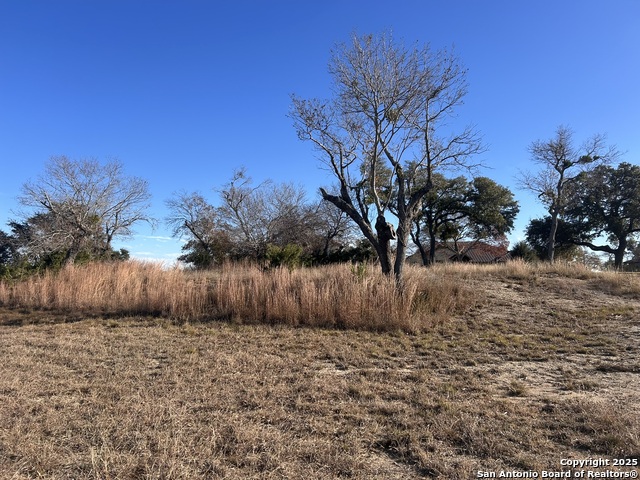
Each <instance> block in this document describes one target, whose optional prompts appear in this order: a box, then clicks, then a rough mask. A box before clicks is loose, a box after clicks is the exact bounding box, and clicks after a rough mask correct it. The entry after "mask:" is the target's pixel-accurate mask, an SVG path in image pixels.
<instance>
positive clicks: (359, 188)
mask: <svg viewBox="0 0 640 480" xmlns="http://www.w3.org/2000/svg"><path fill="white" fill-rule="evenodd" d="M329 72H330V74H331V75H332V77H333V83H334V92H335V95H334V97H333V98H332V99H330V100H326V101H321V100H317V99H310V100H305V99H301V98H298V97H295V96H294V97H293V99H292V109H291V114H290V116H291V118H292V119H293V120H294V126H295V128H296V131H297V133H298V136H299V138H300V139H302V140H305V141H310V142H311V143H312V144H313V145H314V146H315V147H316V148H317V150H318V151H319V152H320V157H321V160H322V161H323V162H324V163H325V164H326V165H327V166H328V168H329V170H330V172H331V173H332V174H333V175H334V176H335V178H336V179H337V181H338V185H339V192H338V193H329V192H327V191H326V190H324V189H321V190H320V192H321V194H322V197H323V198H324V199H325V200H327V201H329V202H331V203H332V204H333V205H335V206H336V207H338V208H339V209H340V210H342V211H343V212H345V213H346V214H347V215H348V216H349V217H350V218H351V219H352V220H353V221H354V222H355V223H356V224H357V225H358V227H359V228H360V230H361V231H362V233H363V235H364V236H365V237H366V238H367V240H368V241H369V242H370V243H371V245H372V246H373V247H374V249H375V250H376V252H377V254H378V258H379V260H380V266H381V269H382V272H383V273H384V274H388V275H390V274H391V273H392V272H393V274H395V277H396V279H397V280H398V283H399V284H401V283H402V274H403V268H404V264H405V258H406V253H407V248H408V246H409V234H410V231H411V224H412V221H413V218H414V217H415V215H416V214H417V212H418V211H419V209H420V205H421V201H422V198H423V197H424V196H425V195H426V194H427V193H428V192H429V190H430V189H431V182H430V181H427V182H426V183H424V184H422V185H421V186H420V187H418V188H415V185H414V183H415V179H416V178H417V175H418V173H419V172H420V171H426V172H427V173H426V177H427V179H428V180H429V179H430V175H431V172H433V171H434V170H436V169H441V168H444V167H448V166H449V167H450V166H468V160H469V158H470V157H471V156H472V155H473V154H476V153H478V152H479V151H481V149H482V147H481V144H480V141H479V137H478V135H477V133H476V132H475V131H474V130H473V128H470V127H468V128H462V129H460V130H459V131H455V130H452V129H450V128H448V127H447V120H448V119H450V118H451V116H452V114H453V112H454V110H455V109H456V107H458V106H459V105H460V104H461V103H462V100H463V97H464V96H465V94H466V91H467V84H466V71H465V70H464V69H463V68H462V66H461V65H460V63H459V61H458V59H457V58H456V56H455V55H453V54H452V53H450V52H448V51H439V52H432V51H431V50H430V49H429V48H428V47H414V48H410V49H407V48H405V47H404V46H402V45H401V44H399V43H397V42H396V41H395V40H394V39H393V37H392V36H391V35H390V34H383V35H380V36H373V35H367V36H363V37H359V36H356V35H354V36H353V38H352V42H351V43H350V44H348V45H340V46H338V47H337V48H336V49H335V50H334V51H333V52H332V58H331V61H330V65H329ZM393 217H395V220H396V222H397V246H396V253H395V260H394V259H393V255H392V248H391V242H392V240H394V239H395V238H396V232H394V231H393V227H392V225H391V224H392V220H393Z"/></svg>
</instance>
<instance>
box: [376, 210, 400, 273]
mask: <svg viewBox="0 0 640 480" xmlns="http://www.w3.org/2000/svg"><path fill="white" fill-rule="evenodd" d="M376 233H377V235H378V245H376V246H375V247H376V251H377V253H378V258H379V259H380V266H381V267H382V273H383V274H385V275H391V270H392V266H391V265H392V264H391V257H392V253H391V240H394V239H395V238H396V232H395V231H394V230H393V225H391V224H390V223H387V221H386V219H385V218H384V216H383V215H378V219H377V220H376Z"/></svg>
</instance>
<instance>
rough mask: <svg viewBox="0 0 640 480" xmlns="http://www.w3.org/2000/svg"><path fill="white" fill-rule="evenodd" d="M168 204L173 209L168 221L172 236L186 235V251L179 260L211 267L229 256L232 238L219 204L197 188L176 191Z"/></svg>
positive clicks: (198, 266) (184, 248) (180, 236)
mask: <svg viewBox="0 0 640 480" xmlns="http://www.w3.org/2000/svg"><path fill="white" fill-rule="evenodd" d="M166 205H167V207H168V208H169V212H170V213H169V215H168V216H167V218H166V219H165V221H166V222H167V224H168V225H169V226H170V227H171V228H172V230H173V232H172V233H173V236H174V237H179V238H184V239H186V243H185V245H184V247H183V251H185V252H186V253H185V254H184V255H182V256H181V257H179V258H178V260H181V261H184V262H186V263H191V264H193V265H194V266H195V267H196V268H209V267H211V266H213V265H215V264H220V263H222V262H223V261H224V260H225V259H227V258H229V256H230V254H231V250H232V241H231V239H230V237H229V233H228V231H227V228H226V224H225V223H224V221H223V220H222V219H221V216H220V213H219V211H218V208H216V207H214V206H213V205H211V204H210V203H209V202H208V201H207V200H206V199H205V198H204V197H203V196H202V195H201V194H199V193H196V192H193V193H186V192H179V193H175V194H174V196H173V198H171V199H169V200H167V201H166Z"/></svg>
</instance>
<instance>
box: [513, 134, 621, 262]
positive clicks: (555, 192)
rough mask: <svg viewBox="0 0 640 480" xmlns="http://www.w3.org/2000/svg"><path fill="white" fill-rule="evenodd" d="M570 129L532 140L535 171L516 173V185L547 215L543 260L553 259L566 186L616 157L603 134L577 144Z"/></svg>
mask: <svg viewBox="0 0 640 480" xmlns="http://www.w3.org/2000/svg"><path fill="white" fill-rule="evenodd" d="M573 135H574V133H573V131H572V130H571V129H570V128H568V127H566V126H560V127H558V129H557V130H556V135H555V137H554V138H552V139H550V140H537V141H535V142H533V143H532V144H531V145H530V147H529V151H530V153H531V158H532V160H533V162H534V163H536V164H538V165H539V166H540V168H539V169H538V170H536V171H527V172H520V174H519V177H518V181H519V183H520V186H521V187H523V188H525V189H526V190H529V191H530V192H532V193H534V194H536V195H537V196H538V198H539V199H540V202H541V203H542V204H543V205H544V206H545V207H546V208H547V211H548V212H549V215H550V217H551V229H550V231H549V237H548V239H547V261H549V262H550V263H553V262H554V259H555V247H556V234H557V232H558V224H559V221H560V218H561V217H562V215H563V214H564V213H565V210H566V208H567V200H568V195H567V194H568V192H569V190H568V187H569V186H570V185H571V184H572V183H574V182H575V181H576V178H577V177H578V176H579V175H580V174H581V173H584V172H587V171H591V170H593V169H594V168H596V167H598V166H599V165H604V164H608V163H610V162H612V161H614V160H615V159H617V158H618V157H619V156H620V153H619V152H618V150H617V149H616V148H615V147H614V146H608V145H606V136H605V135H602V134H596V135H593V136H592V137H591V138H589V139H588V140H586V141H585V142H584V143H583V144H581V145H580V146H576V145H575V142H574V140H573Z"/></svg>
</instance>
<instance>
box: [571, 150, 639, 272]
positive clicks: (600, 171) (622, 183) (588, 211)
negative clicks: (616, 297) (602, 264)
mask: <svg viewBox="0 0 640 480" xmlns="http://www.w3.org/2000/svg"><path fill="white" fill-rule="evenodd" d="M566 218H567V222H568V223H569V224H571V226H572V230H573V231H575V232H577V234H576V235H575V238H574V239H573V241H574V243H576V244H577V245H582V246H585V247H588V248H590V249H591V250H594V251H598V252H606V253H610V254H612V255H613V256H614V266H615V268H616V269H620V268H622V263H623V261H624V257H625V254H626V253H627V252H628V251H631V250H632V249H633V247H634V246H635V245H634V242H633V240H634V239H635V238H636V237H637V236H638V234H639V233H640V167H639V166H637V165H631V164H630V163H624V162H623V163H621V164H620V165H619V166H618V167H616V168H614V167H611V166H608V165H601V166H599V167H597V168H595V169H593V170H591V171H589V172H584V173H582V174H581V175H579V176H578V177H577V178H576V182H575V185H574V188H573V189H572V190H571V192H570V194H569V197H568V207H567V210H566ZM603 237H604V238H606V239H607V240H608V241H609V244H603V243H602V242H601V240H599V239H603Z"/></svg>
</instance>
